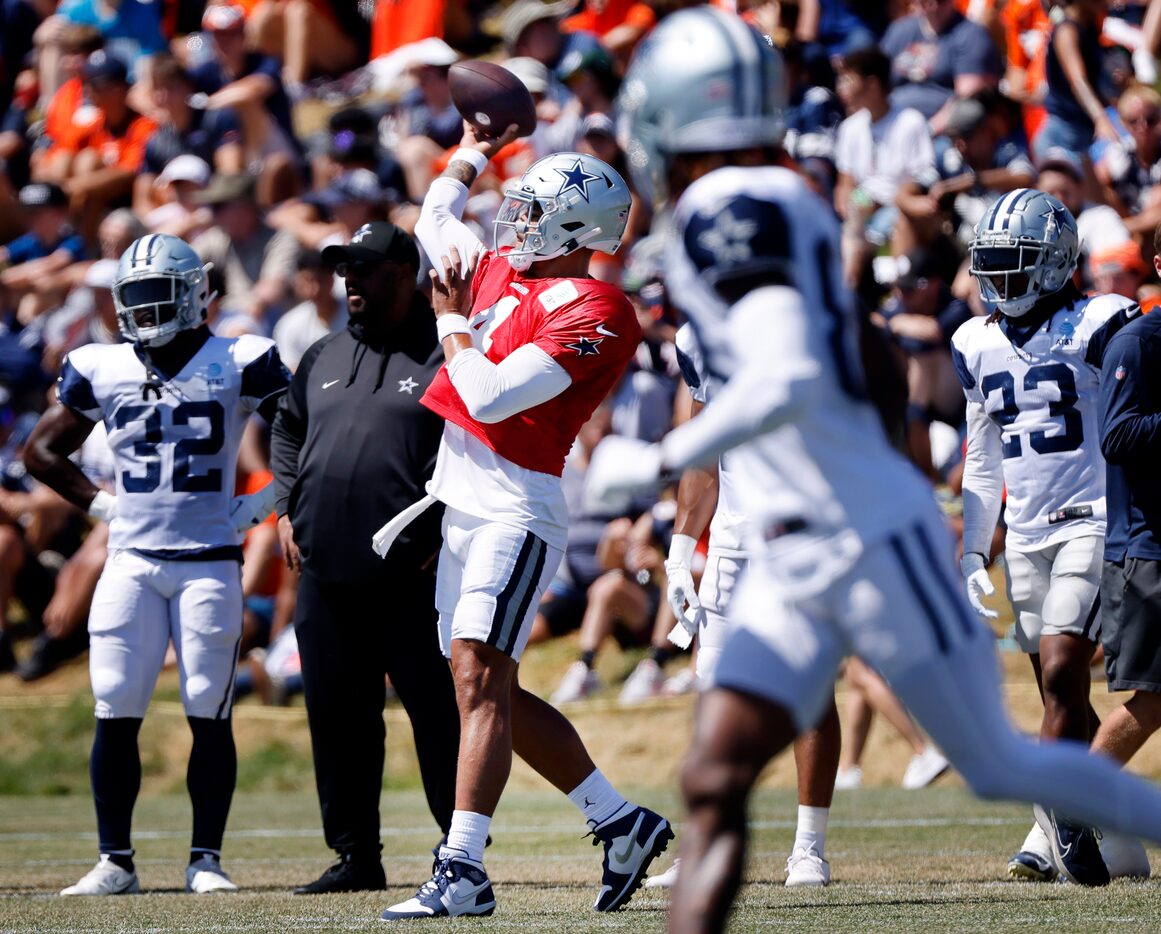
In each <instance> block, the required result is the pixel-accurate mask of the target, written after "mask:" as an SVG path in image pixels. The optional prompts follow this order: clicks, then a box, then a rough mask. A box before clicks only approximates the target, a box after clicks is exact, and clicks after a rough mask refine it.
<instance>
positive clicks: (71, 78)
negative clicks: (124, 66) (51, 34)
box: [31, 24, 105, 181]
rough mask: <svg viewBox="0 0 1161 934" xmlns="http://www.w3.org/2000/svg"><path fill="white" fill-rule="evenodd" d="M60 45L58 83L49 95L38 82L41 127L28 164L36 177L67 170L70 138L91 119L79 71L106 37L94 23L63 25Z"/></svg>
mask: <svg viewBox="0 0 1161 934" xmlns="http://www.w3.org/2000/svg"><path fill="white" fill-rule="evenodd" d="M59 45H60V73H61V83H60V85H59V87H58V88H57V89H56V90H55V91H54V92H53V93H52V94H48V93H47V92H46V91H45V89H44V87H43V85H41V88H40V90H41V99H42V101H44V102H45V103H46V106H44V108H43V112H44V126H43V129H42V131H41V134H40V137H39V140H38V141H37V146H36V150H35V151H34V153H33V155H32V163H31V164H32V169H33V171H35V172H36V174H37V177H38V178H41V179H45V180H58V181H59V180H62V179H64V177H65V175H66V173H67V161H66V160H67V158H68V157H67V155H66V153H67V152H68V151H69V149H70V147H71V145H72V140H73V139H74V138H75V137H76V136H77V135H78V134H79V133H81V132H82V131H83V130H84V129H85V127H86V126H87V121H88V120H91V119H92V106H91V105H90V104H89V103H88V102H87V101H86V100H85V81H84V78H83V77H82V72H83V71H84V67H85V63H86V62H88V60H89V56H90V55H92V54H93V53H94V52H96V51H99V50H100V49H103V48H104V47H105V37H104V36H103V35H101V31H100V30H99V29H97V27H95V26H81V25H76V24H65V25H64V26H63V27H62V28H61V35H60V42H59ZM42 54H43V52H42ZM42 81H43V79H42ZM62 162H63V163H64V164H63V165H61V163H62Z"/></svg>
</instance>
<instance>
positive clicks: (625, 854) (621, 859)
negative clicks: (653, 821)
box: [609, 812, 645, 865]
mask: <svg viewBox="0 0 1161 934" xmlns="http://www.w3.org/2000/svg"><path fill="white" fill-rule="evenodd" d="M644 820H645V814H644V812H642V813H640V814H638V815H637V823H635V824H634V825H633V829H632V830H630V831H629V835H628V836H627V837H625V838H624V839H625V845H624V847H623V848H621V849H618V848H617V847H613V849H612V850H610V851H609V855H610V856H611V857H612V858H613V859H614V860H616V861H617V862H618V863H621V864H622V865H623V864H624V863H625V861H626V860H627V859H628V858H629V857H630V856H631V855H632V854H633V848H634V847H635V846H636V845H637V831H639V830H640V829H641V824H642V822H643V821H644Z"/></svg>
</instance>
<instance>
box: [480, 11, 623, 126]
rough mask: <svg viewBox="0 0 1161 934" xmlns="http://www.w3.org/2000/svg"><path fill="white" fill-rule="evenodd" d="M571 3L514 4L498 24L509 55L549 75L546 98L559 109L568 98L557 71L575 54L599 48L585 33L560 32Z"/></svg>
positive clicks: (596, 41)
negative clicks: (530, 61) (528, 60)
mask: <svg viewBox="0 0 1161 934" xmlns="http://www.w3.org/2000/svg"><path fill="white" fill-rule="evenodd" d="M573 6H574V4H573V3H572V0H560V2H557V3H541V2H540V0H514V2H513V3H511V4H510V5H509V6H508V7H507V8H506V9H505V10H504V14H503V16H502V18H501V20H500V32H501V35H502V36H503V39H504V45H505V47H506V48H507V50H508V54H509V55H511V56H514V57H523V56H527V57H528V58H534V59H536V60H537V61H538V62H540V63H541V64H542V65H544V66H545V68H547V69H548V71H549V73H550V81H549V86H548V95H549V97H551V98H552V99H553V100H555V101H556V102H557V103H558V104H561V105H562V106H563V105H564V104H566V103H568V101H569V98H570V97H571V94H570V92H569V90H568V88H566V87H565V86H564V84H562V83H561V81H560V80H558V79H559V77H560V76H559V74H557V73H556V68H557V66H558V65H560V64H561V63H562V62H563V61H564V60H565V58H566V57H567V56H568V55H569V54H570V53H574V52H581V53H583V52H585V51H588V50H591V49H594V48H597V47H599V45H600V43H599V42H598V40H597V38H596V37H595V36H593V35H592V34H590V33H587V32H568V33H565V32H561V29H560V21H561V19H562V18H563V17H564V16H565V15H566V14H568V13H570V12H571V11H572V9H573Z"/></svg>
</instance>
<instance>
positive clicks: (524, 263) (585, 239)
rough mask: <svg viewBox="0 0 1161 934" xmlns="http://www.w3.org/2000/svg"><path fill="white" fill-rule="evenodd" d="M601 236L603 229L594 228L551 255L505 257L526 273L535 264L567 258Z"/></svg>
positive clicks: (519, 270)
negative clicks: (559, 257)
mask: <svg viewBox="0 0 1161 934" xmlns="http://www.w3.org/2000/svg"><path fill="white" fill-rule="evenodd" d="M600 235H601V228H600V227H594V228H593V229H592V230H589V231H587V232H585V233H583V234H581V236H579V237H574V238H573V239H572V240H567V241H565V242H564V243H562V244H561V245H560V246H559V247H558V248H557V249H555V250H553V251H552V252H551V253H548V254H545V255H542V254H540V253H516V254H513V253H505V254H504V256H505V258H507V260H508V265H509V266H511V267H512V268H513V269H515V270H516V271H517V272H525V271H526V270H528V269H529V268H530V267H531V266H532V264H533V263H539V262H543V261H544V260H546V259H556V258H557V257H558V256H567V255H568V254H569V253H575V252H576V251H577V250H579V249H580V248H581V247H582V246H584V245H585V244H586V243H589V242H590V241H592V240H595V239H596V238H597V237H599V236H600Z"/></svg>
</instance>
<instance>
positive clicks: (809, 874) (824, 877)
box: [786, 846, 830, 889]
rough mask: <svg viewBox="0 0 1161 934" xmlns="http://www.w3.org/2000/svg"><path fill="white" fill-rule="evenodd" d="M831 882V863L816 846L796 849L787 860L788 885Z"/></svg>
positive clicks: (793, 886) (789, 887) (796, 885)
mask: <svg viewBox="0 0 1161 934" xmlns="http://www.w3.org/2000/svg"><path fill="white" fill-rule="evenodd" d="M828 882H830V863H828V862H827V861H826V860H825V859H823V858H822V857H821V856H819V855H818V853H816V852H815V850H814V847H813V846H810V847H807V848H805V849H802V848H799V849H796V850H795V851H794V852H793V853H791V854H790V858H789V859H787V860H786V887H787V888H788V889H793V888H797V887H799V886H820V885H826V884H827V883H828Z"/></svg>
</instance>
